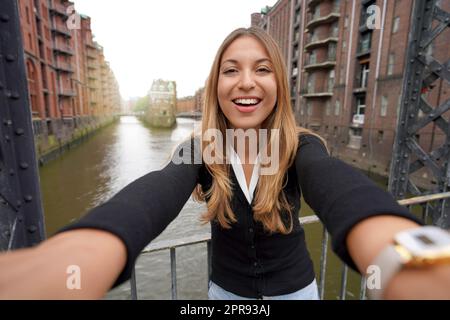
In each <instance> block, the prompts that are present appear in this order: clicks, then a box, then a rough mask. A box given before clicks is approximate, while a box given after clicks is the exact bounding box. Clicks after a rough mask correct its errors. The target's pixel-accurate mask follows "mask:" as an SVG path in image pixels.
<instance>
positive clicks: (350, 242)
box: [296, 135, 450, 299]
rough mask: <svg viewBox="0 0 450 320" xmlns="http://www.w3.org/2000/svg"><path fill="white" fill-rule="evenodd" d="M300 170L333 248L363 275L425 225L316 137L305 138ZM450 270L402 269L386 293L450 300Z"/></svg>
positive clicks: (299, 155)
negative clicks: (401, 237)
mask: <svg viewBox="0 0 450 320" xmlns="http://www.w3.org/2000/svg"><path fill="white" fill-rule="evenodd" d="M296 169H297V176H298V179H299V185H300V188H301V192H302V195H303V197H304V198H305V201H306V202H307V203H308V204H309V206H310V207H311V208H312V209H313V210H314V212H315V213H316V214H317V215H318V217H319V218H320V220H321V221H322V223H323V224H324V225H325V227H326V228H327V230H328V232H329V233H330V235H331V240H332V246H333V250H334V252H335V253H336V254H337V255H338V256H339V257H340V258H341V259H342V260H343V261H344V262H345V263H346V264H347V265H349V266H350V267H351V268H353V269H354V270H357V271H359V272H360V273H361V274H365V273H366V270H367V267H368V266H369V265H370V264H371V263H372V262H373V261H374V259H375V257H377V255H378V254H379V253H380V252H381V250H382V249H384V248H385V247H386V246H387V245H389V244H392V243H393V240H394V235H395V234H397V233H398V232H400V231H403V230H406V229H412V228H417V227H419V226H420V225H422V224H423V223H422V222H421V221H420V220H419V219H417V218H416V217H415V216H414V215H412V214H411V213H410V212H409V211H408V210H407V209H406V208H405V207H402V206H400V205H399V204H398V203H397V202H396V201H395V199H393V197H392V196H391V195H390V194H389V193H388V192H386V191H384V190H382V189H381V188H379V187H378V186H377V185H375V184H374V183H373V182H372V181H371V180H370V179H368V178H367V177H366V176H365V175H363V174H362V173H360V172H359V171H357V170H355V169H353V168H352V167H350V166H349V165H347V164H346V163H344V162H342V161H341V160H339V159H336V158H333V157H330V156H329V155H328V152H327V150H326V148H325V146H324V145H323V144H322V142H321V141H320V139H318V138H317V137H315V136H312V135H306V136H303V137H301V138H300V144H299V149H298V152H297V157H296ZM449 271H450V266H440V267H433V268H428V269H426V270H414V271H412V270H404V271H401V272H399V273H398V274H397V276H395V277H394V278H392V280H391V281H390V282H389V286H388V287H387V288H386V290H385V293H384V297H385V298H391V299H399V298H410V299H411V298H416V299H421V298H446V299H450V272H449ZM427 289H428V290H427Z"/></svg>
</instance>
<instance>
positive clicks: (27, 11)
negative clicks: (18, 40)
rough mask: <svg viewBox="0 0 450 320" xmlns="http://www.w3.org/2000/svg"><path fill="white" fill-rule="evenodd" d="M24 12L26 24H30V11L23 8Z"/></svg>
mask: <svg viewBox="0 0 450 320" xmlns="http://www.w3.org/2000/svg"><path fill="white" fill-rule="evenodd" d="M25 12H26V14H27V23H28V24H30V23H31V21H30V9H28V7H25Z"/></svg>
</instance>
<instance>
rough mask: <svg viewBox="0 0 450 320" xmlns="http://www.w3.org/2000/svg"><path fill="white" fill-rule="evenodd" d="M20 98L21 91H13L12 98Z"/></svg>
mask: <svg viewBox="0 0 450 320" xmlns="http://www.w3.org/2000/svg"><path fill="white" fill-rule="evenodd" d="M19 98H20V95H19V93H17V92H13V93H11V99H14V100H19Z"/></svg>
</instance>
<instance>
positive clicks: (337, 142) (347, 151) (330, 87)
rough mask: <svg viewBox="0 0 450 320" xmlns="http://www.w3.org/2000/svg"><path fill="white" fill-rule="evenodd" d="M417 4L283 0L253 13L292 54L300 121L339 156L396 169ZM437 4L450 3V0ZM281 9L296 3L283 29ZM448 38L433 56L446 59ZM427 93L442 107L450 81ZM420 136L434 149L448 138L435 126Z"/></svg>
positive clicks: (362, 165) (255, 23) (435, 45)
mask: <svg viewBox="0 0 450 320" xmlns="http://www.w3.org/2000/svg"><path fill="white" fill-rule="evenodd" d="M412 4H413V2H412V1H410V0H395V1H386V0H362V1H350V0H280V1H278V2H277V3H276V4H275V5H274V6H273V7H272V8H264V9H263V10H262V11H261V13H256V14H252V16H251V20H252V22H253V24H252V25H253V26H259V27H261V28H263V29H264V30H266V31H267V32H268V33H269V34H271V35H272V36H273V37H274V38H275V40H276V41H277V43H278V44H279V46H280V48H281V49H282V51H283V53H284V54H285V52H290V54H289V59H286V66H287V69H288V72H289V73H288V76H289V83H290V88H291V101H292V107H293V108H294V111H295V115H296V119H297V122H298V124H300V125H302V126H304V127H307V128H311V129H312V130H315V131H317V132H318V133H319V134H320V135H322V136H323V137H324V138H326V139H327V141H328V144H329V147H330V150H331V152H332V154H333V155H334V156H337V157H339V158H342V159H343V160H345V161H347V162H349V163H352V164H353V165H354V166H356V167H359V168H361V169H364V170H370V171H374V172H377V173H379V174H382V175H387V173H388V171H389V166H390V160H391V153H392V146H393V143H394V138H395V129H396V124H397V114H398V110H399V106H400V99H401V91H402V84H403V73H404V70H405V54H406V50H407V45H408V34H409V29H410V24H411V16H412ZM437 4H438V5H439V6H442V7H443V9H445V10H449V9H450V2H449V1H442V0H441V1H437ZM374 5H375V6H376V8H378V9H379V13H380V15H379V20H375V22H376V23H375V24H373V23H372V24H369V23H368V21H369V22H374V21H373V19H372V18H373V16H371V15H370V12H371V11H370V9H369V7H370V6H374ZM281 7H282V8H285V10H287V8H290V13H289V24H290V26H291V27H290V29H289V30H288V31H286V30H285V28H284V29H283V27H281V26H285V25H286V24H287V21H285V20H283V21H284V24H280V22H279V21H280V19H281V17H282V16H285V14H286V13H285V11H284V10H281V9H280V8H281ZM258 15H259V17H258ZM275 21H277V22H275ZM377 23H379V25H376V24H377ZM273 24H275V25H273ZM280 28H281V29H280ZM280 30H284V31H283V32H280ZM449 38H450V37H447V40H446V37H445V35H444V36H443V37H442V36H441V37H440V38H438V40H439V41H437V42H434V43H433V44H432V45H430V46H429V47H428V48H426V54H429V55H433V57H434V58H435V59H437V60H439V61H441V62H444V61H446V60H447V59H448V52H449V51H450V50H449V49H450V41H448V39H449ZM286 43H288V44H287V46H288V47H289V48H290V49H289V50H290V51H289V50H287V49H286ZM425 95H426V99H427V100H428V101H430V104H432V105H439V102H440V103H442V102H443V101H445V100H446V99H448V98H449V97H450V88H449V85H448V84H447V83H445V82H442V81H441V82H440V83H439V84H438V85H437V87H436V88H434V89H433V90H431V91H430V92H428V93H425ZM420 116H422V114H421V113H419V117H420ZM433 132H434V135H433ZM416 138H417V140H418V142H419V144H420V145H421V146H422V148H424V149H425V150H431V149H434V148H435V147H436V146H437V145H438V144H440V143H442V138H443V136H442V135H441V134H440V132H439V130H434V124H430V125H429V126H427V127H426V128H425V129H423V130H422V131H421V132H420V134H419V135H417V136H416ZM421 174H422V176H421V178H424V179H426V178H427V174H426V173H421Z"/></svg>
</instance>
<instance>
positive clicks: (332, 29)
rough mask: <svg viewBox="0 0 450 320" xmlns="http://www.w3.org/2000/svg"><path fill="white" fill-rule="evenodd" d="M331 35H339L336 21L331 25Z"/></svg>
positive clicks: (334, 36)
mask: <svg viewBox="0 0 450 320" xmlns="http://www.w3.org/2000/svg"><path fill="white" fill-rule="evenodd" d="M331 36H332V37H333V38H337V37H338V36H339V25H338V23H337V21H336V22H335V23H333V24H332V26H331Z"/></svg>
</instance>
